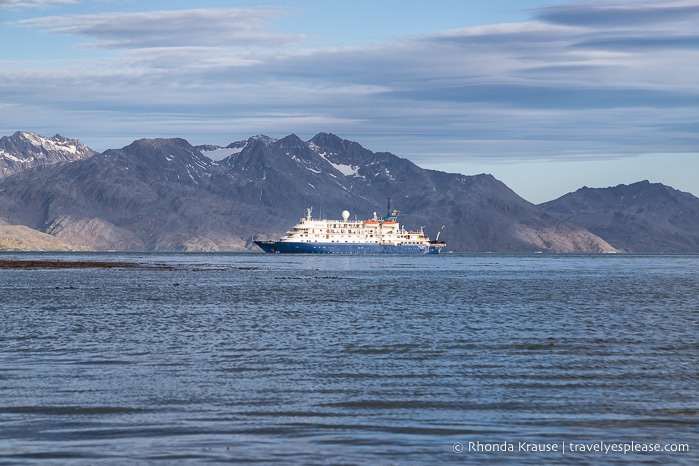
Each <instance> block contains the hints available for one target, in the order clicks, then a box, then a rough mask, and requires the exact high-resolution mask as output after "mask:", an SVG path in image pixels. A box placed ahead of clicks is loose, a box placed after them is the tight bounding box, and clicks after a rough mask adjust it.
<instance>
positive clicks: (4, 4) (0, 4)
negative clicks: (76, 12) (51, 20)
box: [0, 0, 80, 9]
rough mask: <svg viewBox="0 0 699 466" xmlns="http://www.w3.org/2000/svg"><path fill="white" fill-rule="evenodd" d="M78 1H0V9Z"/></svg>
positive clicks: (66, 3) (68, 3)
mask: <svg viewBox="0 0 699 466" xmlns="http://www.w3.org/2000/svg"><path fill="white" fill-rule="evenodd" d="M79 1H80V0H0V8H9V9H21V8H36V7H47V6H52V5H72V4H75V3H78V2H79Z"/></svg>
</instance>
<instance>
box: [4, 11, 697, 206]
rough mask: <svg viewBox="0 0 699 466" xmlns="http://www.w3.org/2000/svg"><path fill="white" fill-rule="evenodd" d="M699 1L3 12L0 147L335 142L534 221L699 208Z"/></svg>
mask: <svg viewBox="0 0 699 466" xmlns="http://www.w3.org/2000/svg"><path fill="white" fill-rule="evenodd" d="M698 24H699V0H654V1H652V0H604V1H602V0H585V1H566V0H432V1H430V2H406V1H404V0H372V1H368V0H353V1H352V2H348V1H346V0H276V1H275V0H267V1H251V0H249V1H236V0H228V1H216V0H197V1H194V0H162V1H161V0H149V1H142V0H122V1H119V0H0V136H3V135H11V134H13V133H14V132H15V131H32V132H36V133H39V134H42V135H45V136H52V135H54V134H57V133H58V134H61V135H63V136H65V137H69V138H74V139H80V140H82V141H83V142H85V143H86V144H88V145H89V146H90V147H92V148H93V149H95V150H97V151H104V150H106V149H110V148H121V147H124V146H126V145H128V144H130V143H131V142H132V141H133V140H135V139H139V138H154V137H182V138H185V139H187V140H188V141H189V142H190V143H192V144H194V145H198V144H215V145H221V146H225V145H228V144H229V143H231V142H234V141H239V140H243V139H247V138H248V137H250V136H254V135H258V134H265V135H267V136H271V137H276V138H281V137H284V136H287V135H289V134H296V135H298V136H299V137H301V138H302V139H304V140H308V139H310V138H311V137H313V136H314V135H315V134H317V133H319V132H330V133H334V134H336V135H338V136H340V137H342V138H346V139H350V140H352V141H356V142H358V143H360V144H361V145H362V146H364V147H365V148H367V149H370V150H372V151H375V152H378V151H388V152H392V153H394V154H396V155H398V156H400V157H404V158H407V159H410V160H411V161H413V162H414V163H416V164H417V165H419V166H421V167H423V168H430V169H435V170H441V171H447V172H452V173H462V174H465V175H473V174H477V173H490V174H492V175H494V176H495V177H496V178H498V179H499V180H501V181H503V182H504V183H505V184H507V185H508V186H509V187H510V188H511V189H513V190H514V191H515V192H516V193H517V194H519V195H520V196H522V197H523V198H525V199H527V200H528V201H531V202H534V203H540V202H545V201H549V200H553V199H555V198H558V197H560V196H562V195H564V194H566V193H568V192H571V191H575V190H576V189H579V188H581V187H583V186H587V187H600V188H601V187H607V186H615V185H618V184H622V183H624V184H629V183H633V182H636V181H641V180H649V181H651V182H660V183H664V184H667V185H669V186H672V187H674V188H676V189H679V190H681V191H685V192H690V193H692V194H694V195H695V196H699V27H698V26H697V25H698Z"/></svg>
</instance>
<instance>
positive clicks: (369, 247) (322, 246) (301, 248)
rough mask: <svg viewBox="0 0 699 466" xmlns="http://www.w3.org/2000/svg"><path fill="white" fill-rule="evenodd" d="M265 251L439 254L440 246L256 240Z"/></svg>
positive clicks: (291, 252)
mask: <svg viewBox="0 0 699 466" xmlns="http://www.w3.org/2000/svg"><path fill="white" fill-rule="evenodd" d="M255 244H256V245H258V246H259V247H260V248H261V249H262V250H263V251H264V252H268V253H278V254H439V249H440V248H439V247H437V246H436V245H435V246H423V245H414V244H404V245H398V246H383V245H380V244H361V243H291V242H287V241H255Z"/></svg>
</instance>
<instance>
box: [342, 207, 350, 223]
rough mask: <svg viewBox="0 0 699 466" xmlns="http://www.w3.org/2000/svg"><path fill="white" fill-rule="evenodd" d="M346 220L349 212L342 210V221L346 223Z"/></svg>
mask: <svg viewBox="0 0 699 466" xmlns="http://www.w3.org/2000/svg"><path fill="white" fill-rule="evenodd" d="M348 218H349V210H343V211H342V220H344V221H345V222H346V221H347V219H348Z"/></svg>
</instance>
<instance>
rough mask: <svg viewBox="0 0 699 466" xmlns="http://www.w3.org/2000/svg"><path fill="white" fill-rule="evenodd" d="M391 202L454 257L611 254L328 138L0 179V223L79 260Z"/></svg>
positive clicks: (592, 238)
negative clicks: (91, 253) (38, 235)
mask: <svg viewBox="0 0 699 466" xmlns="http://www.w3.org/2000/svg"><path fill="white" fill-rule="evenodd" d="M18 134H19V133H18ZM207 155H210V156H212V157H213V158H214V159H216V160H213V159H212V158H210V157H208V156H207ZM214 155H215V156H214ZM12 157H15V158H18V159H21V158H23V157H25V154H24V153H17V152H14V153H12ZM389 197H390V198H391V199H392V206H393V207H394V208H397V209H399V210H400V211H401V215H400V217H399V219H400V221H401V223H403V224H405V225H406V227H409V228H418V227H420V226H424V227H425V231H426V232H427V233H428V234H430V235H431V236H432V237H434V235H435V234H436V232H437V231H438V230H439V229H440V228H441V226H442V225H446V228H445V230H444V233H443V234H442V238H443V239H445V240H446V241H447V243H448V249H450V250H455V251H511V252H517V251H552V252H610V251H614V250H615V249H614V247H613V245H610V244H609V242H607V241H606V239H607V237H606V236H602V235H601V234H596V233H595V232H591V231H590V230H589V229H588V228H586V227H585V226H584V225H583V224H582V223H579V222H578V219H577V217H575V216H573V215H569V216H566V215H563V214H561V213H559V212H557V211H556V209H554V208H553V207H552V206H549V205H544V206H541V207H540V206H536V205H533V204H531V203H529V202H527V201H525V200H524V199H522V198H521V197H519V196H518V195H517V194H516V193H514V192H513V191H512V190H510V189H509V188H508V187H507V186H505V185H504V184H503V183H501V182H500V181H498V180H496V179H495V178H494V177H492V176H490V175H475V176H465V175H460V174H450V173H444V172H438V171H434V170H425V169H422V168H420V167H418V166H416V165H415V164H413V163H412V162H410V161H408V160H406V159H402V158H399V157H397V156H395V155H393V154H390V153H385V152H379V153H374V152H372V151H370V150H367V149H365V148H364V147H362V146H361V145H359V144H358V143H356V142H352V141H348V140H344V139H341V138H339V137H337V136H335V135H332V134H328V133H320V134H318V135H316V136H315V137H314V138H312V139H311V140H310V141H302V140H301V139H299V138H298V137H297V136H295V135H290V136H287V137H285V138H283V139H279V140H277V139H273V138H269V137H266V136H255V137H251V138H249V139H248V140H246V141H238V142H234V143H232V144H230V145H229V146H227V147H226V148H221V147H217V146H198V147H193V146H192V145H190V144H189V143H188V142H187V141H185V140H183V139H142V140H138V141H135V142H133V143H132V144H130V145H128V146H126V147H124V148H122V149H115V150H108V151H106V152H104V153H102V154H94V153H93V154H92V155H90V156H89V157H87V158H81V159H78V160H73V161H71V162H70V163H56V164H53V165H45V166H43V167H35V168H27V167H24V168H22V169H20V170H19V171H16V172H15V173H14V174H12V175H10V176H5V177H4V178H2V179H0V221H4V222H5V223H6V224H8V225H23V226H25V227H29V228H32V229H34V230H37V231H39V232H43V233H46V234H48V235H51V236H52V237H54V238H57V239H59V240H61V241H63V242H65V243H67V244H70V245H72V246H73V247H76V248H88V249H97V250H114V249H115V250H175V251H182V250H187V251H192V250H198V251H220V250H242V249H252V250H254V249H255V246H254V245H253V244H252V239H253V237H257V238H260V239H270V238H276V237H278V236H279V235H281V234H283V233H284V231H285V230H287V229H288V228H290V227H291V226H293V225H294V224H295V223H296V221H298V219H299V218H300V217H301V216H302V215H304V213H305V209H306V208H307V207H313V209H314V210H313V213H314V216H316V217H319V216H322V217H325V218H339V216H340V212H342V210H345V209H347V210H349V211H350V212H351V215H352V216H353V217H354V216H357V217H358V218H368V217H370V216H371V215H372V214H373V212H377V213H378V214H379V215H383V214H384V213H385V211H386V202H387V198H389ZM695 199H696V198H695ZM601 232H602V233H605V234H607V233H608V232H606V231H603V230H601ZM603 238H604V239H603ZM619 244H621V243H619ZM616 247H619V248H622V249H625V250H634V249H633V248H632V247H631V248H625V247H624V246H616Z"/></svg>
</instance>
